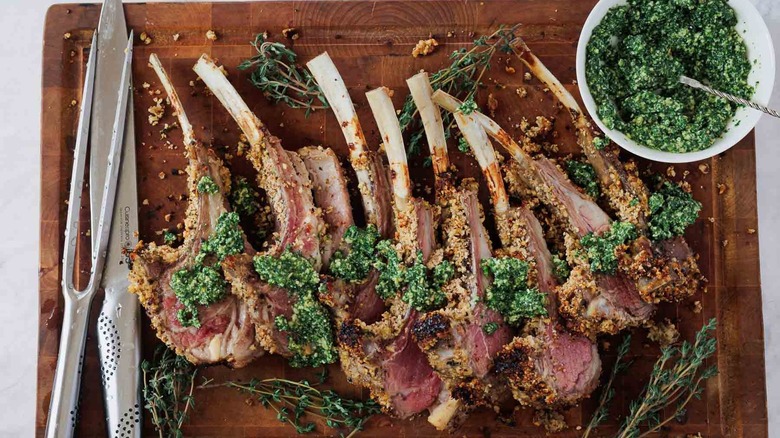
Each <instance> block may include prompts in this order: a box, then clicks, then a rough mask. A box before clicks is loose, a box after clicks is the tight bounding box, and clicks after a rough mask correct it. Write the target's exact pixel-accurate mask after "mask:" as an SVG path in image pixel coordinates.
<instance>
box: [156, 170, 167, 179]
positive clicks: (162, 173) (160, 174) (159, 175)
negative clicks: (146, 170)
mask: <svg viewBox="0 0 780 438" xmlns="http://www.w3.org/2000/svg"><path fill="white" fill-rule="evenodd" d="M157 176H158V177H159V178H160V179H165V172H160V173H158V174H157Z"/></svg>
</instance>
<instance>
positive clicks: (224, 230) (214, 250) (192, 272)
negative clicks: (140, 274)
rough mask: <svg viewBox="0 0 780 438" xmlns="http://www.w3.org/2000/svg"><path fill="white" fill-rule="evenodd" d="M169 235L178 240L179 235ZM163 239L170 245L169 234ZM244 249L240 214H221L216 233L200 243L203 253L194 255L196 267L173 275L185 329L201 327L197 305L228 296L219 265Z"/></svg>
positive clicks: (172, 280) (172, 278) (180, 317)
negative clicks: (239, 221) (210, 260)
mask: <svg viewBox="0 0 780 438" xmlns="http://www.w3.org/2000/svg"><path fill="white" fill-rule="evenodd" d="M166 233H167V232H166ZM170 234H171V235H173V239H174V241H175V239H176V236H175V235H174V234H173V233H170ZM164 239H165V240H166V243H167V241H168V239H169V236H168V235H167V234H166V235H165V236H164ZM243 250H244V236H243V234H242V232H241V229H240V228H239V227H238V215H236V213H222V214H221V215H220V216H219V218H218V219H217V225H216V226H215V227H214V232H213V233H212V234H211V235H210V236H209V238H208V239H206V240H204V241H203V242H202V243H201V246H200V252H199V253H198V255H196V256H195V264H194V265H193V266H192V267H191V268H184V269H180V270H178V271H176V272H175V273H174V274H173V275H172V276H171V283H170V285H171V289H173V292H174V293H175V294H176V297H177V298H178V299H179V302H180V303H181V304H182V305H183V306H184V309H181V310H179V312H178V315H177V317H178V319H179V322H180V323H181V325H182V326H184V327H200V321H199V320H198V309H197V307H196V306H198V305H201V306H208V305H210V304H214V303H216V302H218V301H220V300H222V299H223V298H224V297H225V290H226V287H227V283H226V282H225V280H224V278H223V276H222V268H221V266H220V262H221V261H222V260H224V259H225V257H227V256H228V255H231V254H238V253H241V252H243ZM209 255H213V256H215V257H216V261H214V263H213V264H211V263H208V262H207V257H208V256H209ZM212 261H213V259H212Z"/></svg>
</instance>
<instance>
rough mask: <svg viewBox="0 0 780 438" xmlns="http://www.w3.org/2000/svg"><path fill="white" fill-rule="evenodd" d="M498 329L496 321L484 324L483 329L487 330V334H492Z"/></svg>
mask: <svg viewBox="0 0 780 438" xmlns="http://www.w3.org/2000/svg"><path fill="white" fill-rule="evenodd" d="M496 330H498V324H497V323H495V322H489V323H487V324H485V325H483V326H482V331H483V332H485V334H486V335H492V334H493V333H495V332H496Z"/></svg>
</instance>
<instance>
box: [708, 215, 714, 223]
mask: <svg viewBox="0 0 780 438" xmlns="http://www.w3.org/2000/svg"><path fill="white" fill-rule="evenodd" d="M707 220H708V221H710V223H711V224H714V223H715V218H714V217H712V216H710V217H708V218H707Z"/></svg>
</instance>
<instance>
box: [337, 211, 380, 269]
mask: <svg viewBox="0 0 780 438" xmlns="http://www.w3.org/2000/svg"><path fill="white" fill-rule="evenodd" d="M343 241H344V243H346V244H347V245H349V252H348V253H346V254H345V253H344V252H342V251H337V252H336V253H335V254H333V258H332V259H331V262H330V273H331V275H333V276H334V277H335V278H340V279H342V280H346V281H347V282H349V283H361V282H362V281H363V280H365V279H366V277H368V274H369V273H370V272H371V270H372V269H373V268H374V262H375V261H376V257H375V253H376V245H377V242H378V241H379V232H378V231H377V229H376V226H374V225H369V226H368V227H366V228H365V229H361V228H358V227H357V226H355V225H352V226H350V227H349V228H347V231H345V232H344V238H343Z"/></svg>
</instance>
